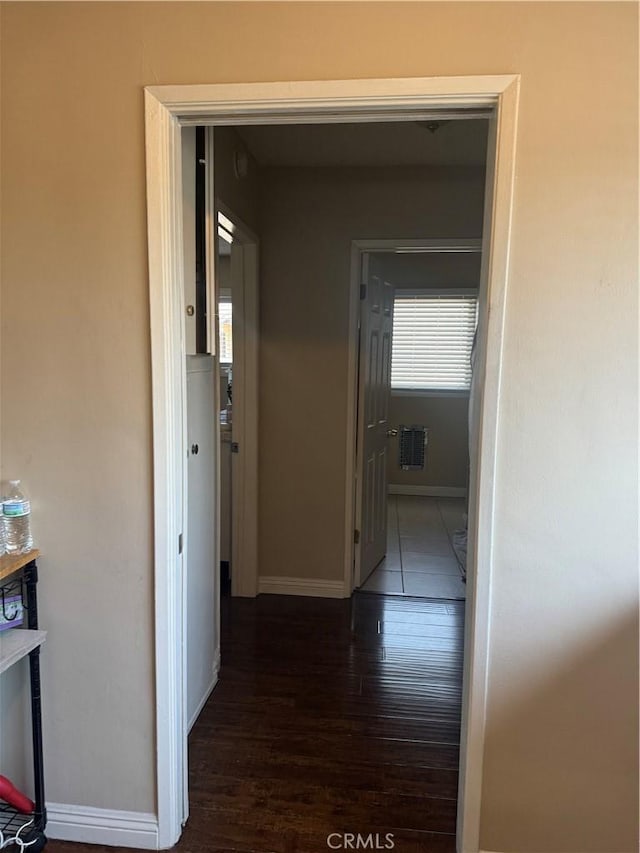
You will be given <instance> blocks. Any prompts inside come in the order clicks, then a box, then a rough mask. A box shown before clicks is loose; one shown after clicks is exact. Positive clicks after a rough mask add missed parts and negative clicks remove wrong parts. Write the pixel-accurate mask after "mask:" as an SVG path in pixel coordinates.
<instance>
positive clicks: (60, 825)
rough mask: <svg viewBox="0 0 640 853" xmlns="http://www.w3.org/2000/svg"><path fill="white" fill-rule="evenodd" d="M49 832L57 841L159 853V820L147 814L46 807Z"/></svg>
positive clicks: (61, 804)
mask: <svg viewBox="0 0 640 853" xmlns="http://www.w3.org/2000/svg"><path fill="white" fill-rule="evenodd" d="M46 832H47V838H51V839H55V840H57V841H75V842H80V843H82V844H107V845H109V846H110V847H136V848H138V849H140V850H157V849H158V819H157V817H156V816H155V815H154V814H150V813H146V812H126V811H116V810H113V809H95V808H90V807H88V806H73V805H68V804H66V803H47V829H46Z"/></svg>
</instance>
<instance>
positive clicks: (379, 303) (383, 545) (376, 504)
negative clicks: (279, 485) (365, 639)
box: [355, 252, 393, 586]
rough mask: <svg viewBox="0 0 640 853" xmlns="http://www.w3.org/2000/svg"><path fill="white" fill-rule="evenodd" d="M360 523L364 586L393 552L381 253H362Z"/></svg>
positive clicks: (387, 327) (389, 294)
mask: <svg viewBox="0 0 640 853" xmlns="http://www.w3.org/2000/svg"><path fill="white" fill-rule="evenodd" d="M361 282H362V285H361V290H360V297H361V301H360V368H359V377H360V378H359V393H358V466H357V469H358V475H357V476H358V482H357V492H356V523H357V524H358V525H359V526H358V528H357V530H358V531H359V534H358V533H357V534H356V539H357V540H358V539H359V545H360V547H359V557H360V559H359V561H357V563H356V577H355V580H356V585H358V586H359V585H361V584H362V583H364V581H365V580H366V579H367V577H368V576H369V575H370V574H371V572H372V571H373V570H374V569H375V567H376V566H377V565H378V563H379V562H380V561H381V560H382V559H383V558H384V556H385V554H386V550H387V442H388V431H389V397H390V395H391V342H392V336H393V286H392V285H391V284H390V283H389V282H388V281H385V280H384V277H383V275H382V270H381V265H380V261H379V259H378V258H376V257H375V255H372V254H369V253H368V252H365V253H363V255H362V279H361Z"/></svg>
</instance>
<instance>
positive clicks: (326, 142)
mask: <svg viewBox="0 0 640 853" xmlns="http://www.w3.org/2000/svg"><path fill="white" fill-rule="evenodd" d="M427 124H428V122H416V121H408V122H379V123H375V122H374V123H367V124H365V123H363V124H282V125H245V126H242V127H237V128H236V130H237V132H238V133H239V134H240V136H241V137H242V139H243V140H244V141H245V143H246V145H247V146H248V148H249V150H250V151H251V153H252V154H253V156H254V157H255V159H256V160H257V161H258V163H259V164H260V165H261V166H444V165H458V166H475V165H478V166H480V165H482V166H483V165H484V163H485V159H486V154H487V126H488V122H487V120H486V119H456V120H450V121H441V122H438V125H439V126H438V127H437V129H436V130H435V132H432V131H431V130H429V128H428V127H427V126H426V125H427Z"/></svg>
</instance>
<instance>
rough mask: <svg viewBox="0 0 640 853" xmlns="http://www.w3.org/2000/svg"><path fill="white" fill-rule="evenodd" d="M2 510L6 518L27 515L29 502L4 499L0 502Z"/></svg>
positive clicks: (29, 508) (29, 509) (29, 507)
mask: <svg viewBox="0 0 640 853" xmlns="http://www.w3.org/2000/svg"><path fill="white" fill-rule="evenodd" d="M2 510H3V512H4V515H6V516H7V518H19V517H20V516H22V515H29V513H30V512H31V504H30V502H29V501H5V503H3V504H2Z"/></svg>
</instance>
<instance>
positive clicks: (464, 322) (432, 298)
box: [391, 290, 478, 391]
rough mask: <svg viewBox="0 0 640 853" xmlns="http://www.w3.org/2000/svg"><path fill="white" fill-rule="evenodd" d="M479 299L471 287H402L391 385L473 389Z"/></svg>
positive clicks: (396, 308) (395, 324) (395, 317)
mask: <svg viewBox="0 0 640 853" xmlns="http://www.w3.org/2000/svg"><path fill="white" fill-rule="evenodd" d="M477 316H478V297H477V294H476V293H475V292H471V291H437V292H434V291H424V290H422V291H411V292H409V291H401V290H399V291H396V295H395V299H394V314H393V347H392V357H391V387H392V388H393V389H403V390H411V391H468V390H469V387H470V385H471V347H472V344H473V336H474V334H475V330H476V323H477Z"/></svg>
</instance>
